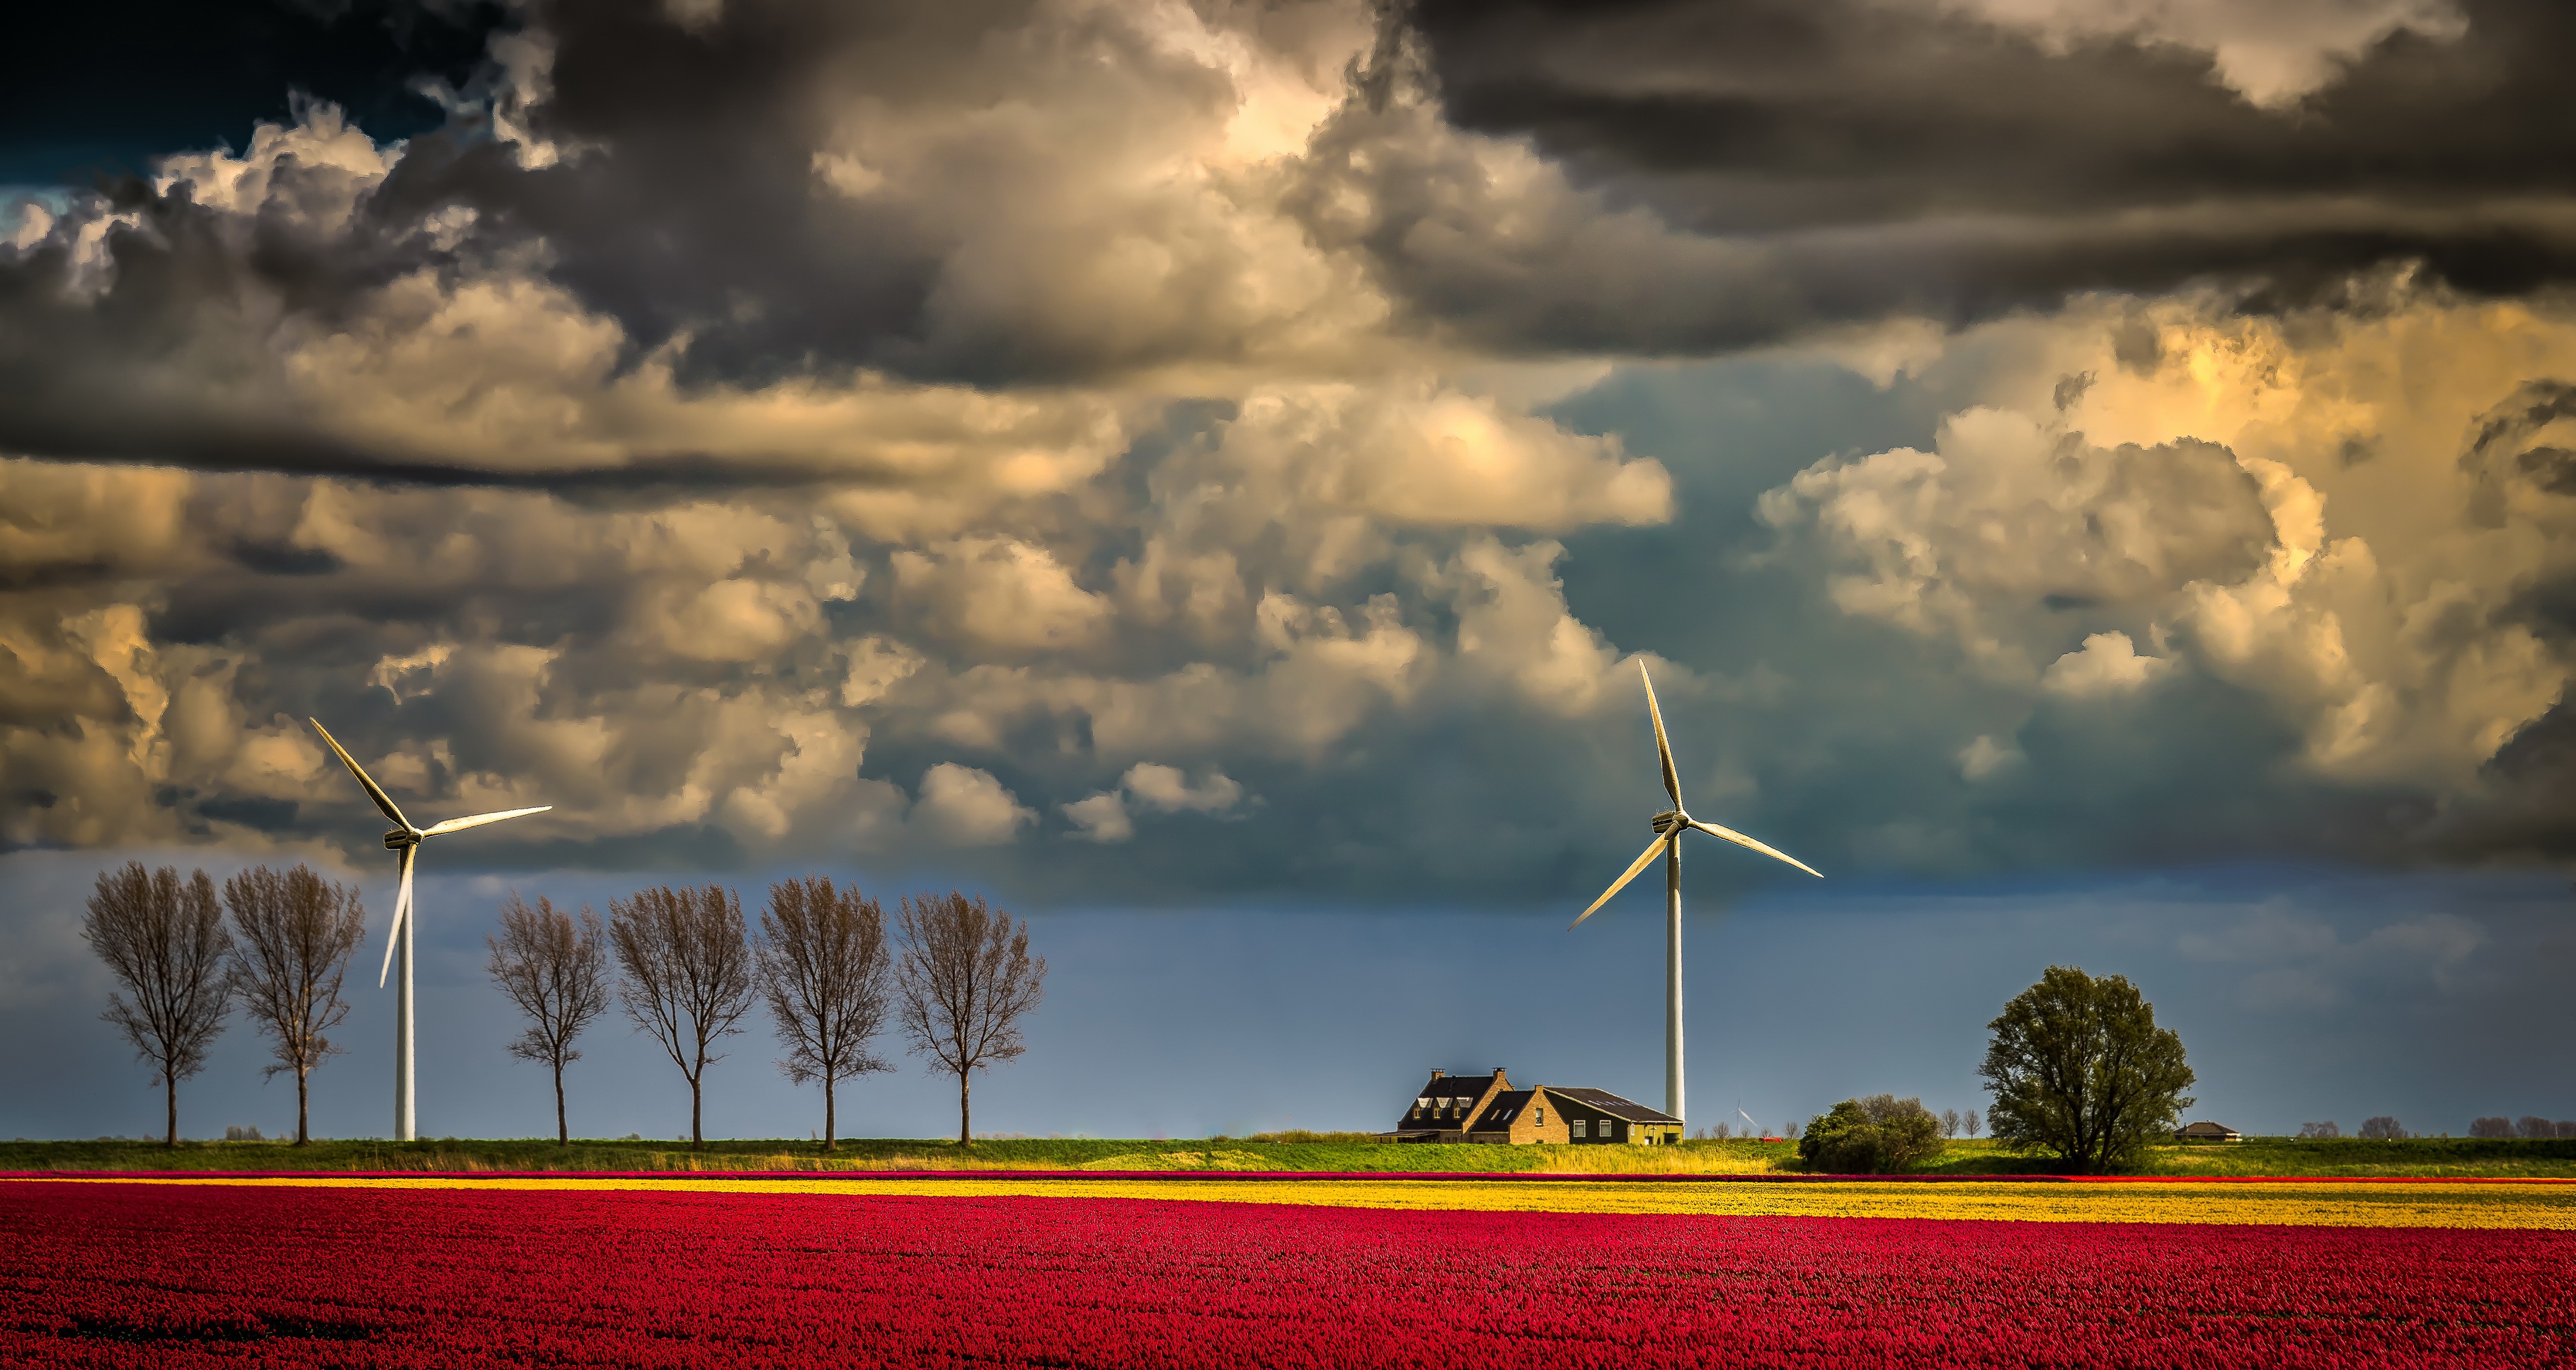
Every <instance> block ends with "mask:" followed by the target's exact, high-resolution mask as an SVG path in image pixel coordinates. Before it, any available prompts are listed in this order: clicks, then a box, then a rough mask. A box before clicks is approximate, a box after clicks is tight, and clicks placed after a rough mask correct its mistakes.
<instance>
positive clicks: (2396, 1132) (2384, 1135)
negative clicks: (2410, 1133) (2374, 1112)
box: [2361, 1113, 2406, 1142]
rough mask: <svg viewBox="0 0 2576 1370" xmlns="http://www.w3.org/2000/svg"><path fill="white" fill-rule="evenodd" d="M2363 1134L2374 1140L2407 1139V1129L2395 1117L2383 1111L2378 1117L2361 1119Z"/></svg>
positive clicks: (2392, 1140) (2396, 1140) (2391, 1140)
mask: <svg viewBox="0 0 2576 1370" xmlns="http://www.w3.org/2000/svg"><path fill="white" fill-rule="evenodd" d="M2361 1135H2362V1136H2364V1137H2366V1138H2369V1139H2370V1140H2372V1141H2381V1142H2400V1141H2404V1140H2405V1139H2406V1129H2405V1128H2403V1127H2401V1126H2399V1125H2398V1122H2397V1120H2396V1119H2395V1118H2392V1117H2389V1116H2388V1115H2387V1114H2385V1113H2382V1114H2380V1115H2379V1116H2378V1117H2375V1118H2364V1119H2362V1120H2361Z"/></svg>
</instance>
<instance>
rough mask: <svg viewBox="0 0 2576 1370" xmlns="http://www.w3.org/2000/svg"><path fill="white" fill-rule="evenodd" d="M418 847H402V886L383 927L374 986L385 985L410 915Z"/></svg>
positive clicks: (379, 987) (418, 853) (381, 986)
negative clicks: (379, 965) (382, 958)
mask: <svg viewBox="0 0 2576 1370" xmlns="http://www.w3.org/2000/svg"><path fill="white" fill-rule="evenodd" d="M418 855H420V848H418V847H416V846H414V847H405V848H403V849H402V888H401V889H400V890H399V891H397V892H396V893H395V895H394V921H393V924H392V925H391V926H390V927H387V928H386V929H385V964H384V966H383V967H382V968H381V969H379V970H378V971H377V972H376V988H378V989H383V988H384V987H385V976H386V975H388V974H390V973H391V972H392V970H393V968H394V947H395V946H396V945H397V944H398V943H400V942H401V941H402V929H403V920H404V919H406V918H409V917H411V863H412V858H414V857H416V856H418Z"/></svg>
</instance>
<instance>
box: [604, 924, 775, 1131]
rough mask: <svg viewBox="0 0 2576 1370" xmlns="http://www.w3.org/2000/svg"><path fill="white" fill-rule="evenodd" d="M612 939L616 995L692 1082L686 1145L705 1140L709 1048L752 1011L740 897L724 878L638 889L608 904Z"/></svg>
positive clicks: (748, 954) (712, 1058)
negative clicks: (726, 885) (700, 886)
mask: <svg viewBox="0 0 2576 1370" xmlns="http://www.w3.org/2000/svg"><path fill="white" fill-rule="evenodd" d="M608 937H609V942H610V944H611V945H612V946H614V947H615V948H616V950H617V965H618V971H619V975H618V981H617V997H618V999H619V1001H620V1002H621V1003H622V1004H624V1006H625V1008H626V1016H627V1017H628V1018H630V1019H633V1020H634V1023H635V1026H636V1028H637V1029H638V1030H640V1031H642V1032H645V1033H647V1034H650V1035H651V1036H652V1037H653V1038H654V1039H655V1040H656V1041H658V1042H660V1043H661V1044H662V1049H663V1050H664V1051H666V1052H668V1053H670V1057H671V1063H672V1064H673V1065H676V1066H678V1067H679V1068H680V1074H682V1075H683V1076H686V1077H687V1079H688V1081H689V1148H690V1149H691V1150H693V1151H694V1150H697V1149H698V1148H699V1147H701V1146H703V1145H704V1144H705V1136H704V1133H703V1131H702V1128H701V1121H702V1116H703V1103H704V1091H703V1090H702V1089H701V1087H700V1085H701V1082H702V1080H703V1078H704V1076H705V1074H706V1068H707V1065H708V1063H709V1062H711V1061H720V1060H723V1059H724V1058H723V1057H721V1056H711V1055H709V1054H708V1053H707V1047H708V1045H709V1044H710V1043H712V1042H714V1041H715V1040H716V1039H717V1038H719V1037H724V1036H728V1035H730V1034H733V1033H736V1032H739V1031H741V1030H742V1029H741V1028H740V1027H738V1026H736V1024H737V1023H739V1022H740V1021H741V1019H742V1015H743V1014H745V1013H747V1012H749V1011H750V1010H751V980H752V974H751V972H752V960H751V949H750V947H749V945H748V944H747V943H746V942H745V941H744V934H743V921H742V901H741V900H740V899H738V898H737V897H735V895H734V893H733V891H731V890H728V889H725V888H723V887H722V886H719V885H709V886H706V887H705V888H703V889H674V888H672V887H671V886H668V885H661V886H656V887H655V888H652V889H648V890H641V891H638V892H637V893H636V895H635V897H633V898H632V899H619V900H612V901H610V903H609V905H608Z"/></svg>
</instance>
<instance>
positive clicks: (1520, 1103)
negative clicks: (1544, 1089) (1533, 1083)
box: [1474, 1089, 1538, 1132]
mask: <svg viewBox="0 0 2576 1370" xmlns="http://www.w3.org/2000/svg"><path fill="white" fill-rule="evenodd" d="M1537 1093H1538V1091H1537V1090H1535V1089H1507V1090H1504V1091H1503V1092H1502V1093H1500V1094H1497V1095H1495V1096H1494V1101H1493V1102H1492V1103H1490V1104H1487V1105H1485V1111H1484V1112H1482V1113H1479V1114H1477V1115H1476V1118H1475V1129H1474V1130H1475V1131H1478V1132H1492V1131H1495V1130H1496V1129H1499V1128H1507V1127H1510V1126H1511V1125H1512V1121H1513V1120H1514V1119H1516V1118H1518V1117H1520V1116H1521V1110H1522V1109H1524V1108H1527V1107H1529V1101H1530V1097H1531V1096H1532V1095H1535V1094H1537Z"/></svg>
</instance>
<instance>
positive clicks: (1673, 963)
mask: <svg viewBox="0 0 2576 1370" xmlns="http://www.w3.org/2000/svg"><path fill="white" fill-rule="evenodd" d="M1637 674H1638V675H1639V676H1641V677H1643V678H1644V679H1645V682H1646V716H1647V717H1648V718H1651V719H1653V720H1654V721H1655V754H1656V756H1657V757H1658V758H1660V759H1661V760H1662V761H1663V763H1664V793H1666V794H1668V795H1671V796H1672V797H1673V806H1672V808H1670V809H1668V810H1666V811H1664V812H1662V813H1659V814H1656V815H1655V819H1654V826H1655V840H1654V841H1653V842H1651V843H1648V844H1647V846H1646V852H1645V854H1644V855H1643V856H1640V857H1638V858H1637V859H1636V861H1634V862H1633V863H1631V864H1630V865H1629V867H1628V869H1627V870H1626V871H1625V872H1623V873H1622V874H1621V875H1620V876H1619V878H1618V879H1616V880H1613V881H1611V882H1610V888H1608V889H1606V890H1603V891H1602V892H1601V897H1600V898H1598V899H1595V900H1593V901H1592V908H1588V909H1585V910H1584V911H1583V912H1582V914H1581V915H1580V916H1578V917H1577V918H1576V919H1575V920H1574V922H1572V923H1568V924H1566V925H1565V930H1566V931H1568V932H1572V931H1573V930H1574V929H1575V927H1576V926H1577V925H1578V924H1580V923H1582V921H1583V920H1584V919H1585V918H1589V917H1591V916H1592V914H1593V910H1595V909H1598V908H1600V907H1601V906H1602V905H1603V904H1606V903H1609V902H1610V896H1611V895H1614V894H1617V893H1618V892H1619V891H1620V890H1622V889H1624V888H1626V887H1627V884H1628V882H1629V881H1631V880H1634V879H1636V878H1637V872H1639V871H1641V870H1644V869H1645V868H1646V863H1647V862H1649V861H1652V860H1654V859H1655V858H1656V857H1657V856H1658V855H1660V856H1662V857H1663V858H1664V1111H1665V1112H1666V1113H1669V1114H1671V1115H1673V1116H1674V1117H1676V1118H1683V1117H1687V1116H1688V1115H1686V1114H1684V1113H1683V1112H1682V834H1683V833H1685V832H1687V831H1689V830H1691V829H1693V828H1697V829H1699V830H1700V831H1701V832H1704V833H1707V834H1708V835H1709V836H1711V837H1723V838H1725V839H1726V840H1727V841H1729V842H1733V843H1735V844H1736V845H1737V846H1741V847H1751V848H1752V849H1753V850H1755V851H1758V852H1760V853H1762V854H1763V855H1764V856H1768V857H1773V858H1776V859H1778V860H1782V861H1786V862H1788V863H1789V864H1790V865H1792V866H1795V867H1797V868H1798V869H1800V870H1802V871H1805V872H1806V873H1807V874H1809V875H1812V876H1815V877H1816V878H1817V879H1819V880H1821V879H1823V878H1824V872H1822V871H1819V870H1817V869H1816V868H1815V867H1813V866H1810V865H1808V864H1807V863H1806V862H1804V861H1801V860H1799V859H1797V858H1796V857H1794V856H1791V855H1789V854H1788V853H1786V852H1783V851H1779V850H1777V849H1775V848H1772V847H1768V846H1765V845H1763V844H1762V843H1760V842H1756V841H1754V840H1753V839H1752V838H1750V837H1747V836H1745V835H1744V834H1742V833H1740V832H1736V831H1734V830H1733V829H1730V828H1721V827H1719V826H1718V825H1716V824H1715V823H1703V822H1701V821H1699V820H1698V819H1696V818H1693V817H1691V816H1690V810H1688V809H1686V808H1684V807H1682V782H1681V778H1680V777H1679V776H1678V775H1676V774H1674V772H1673V748H1672V744H1671V743H1670V742H1667V741H1665V740H1664V711H1663V710H1661V709H1658V708H1656V707H1655V678H1654V677H1653V676H1651V675H1647V674H1646V663H1645V662H1643V661H1640V662H1638V663H1637Z"/></svg>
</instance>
